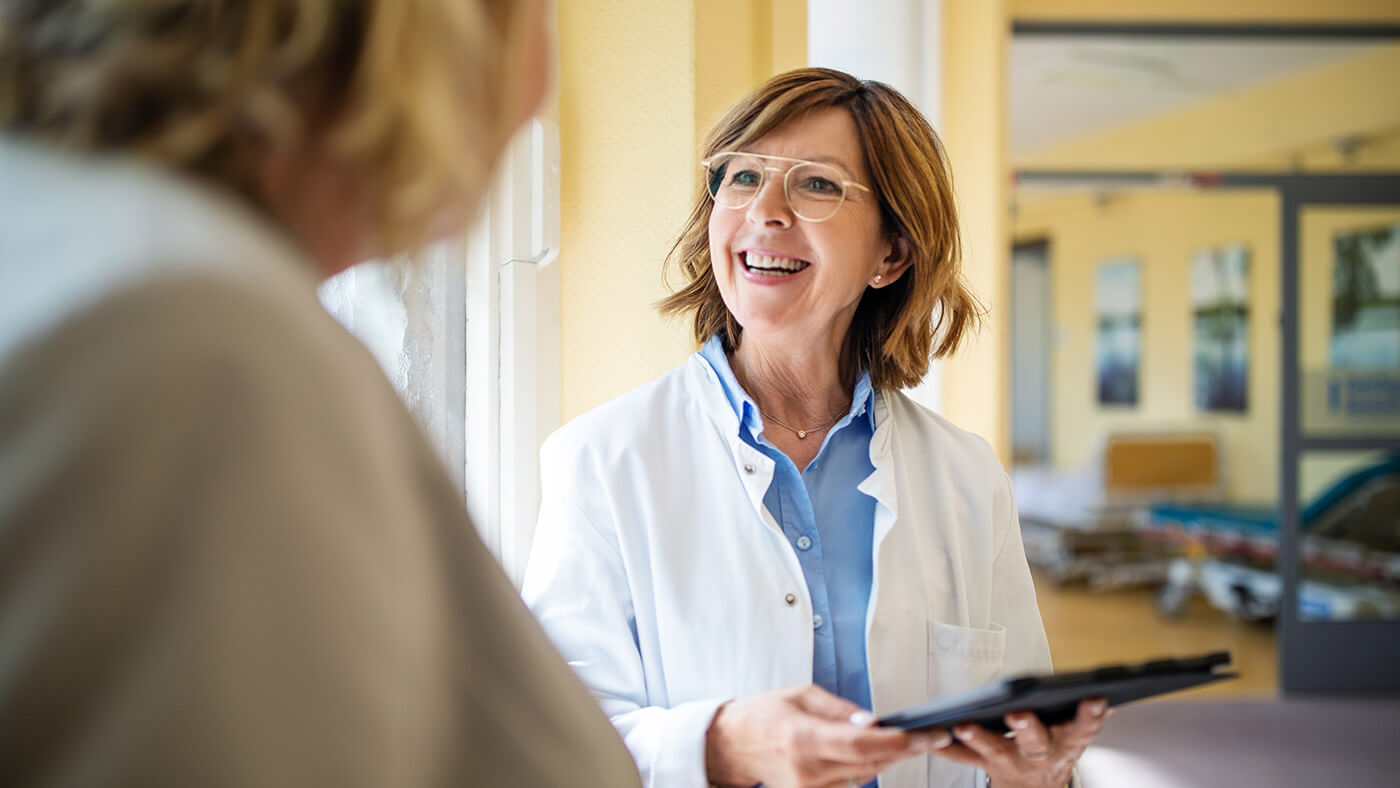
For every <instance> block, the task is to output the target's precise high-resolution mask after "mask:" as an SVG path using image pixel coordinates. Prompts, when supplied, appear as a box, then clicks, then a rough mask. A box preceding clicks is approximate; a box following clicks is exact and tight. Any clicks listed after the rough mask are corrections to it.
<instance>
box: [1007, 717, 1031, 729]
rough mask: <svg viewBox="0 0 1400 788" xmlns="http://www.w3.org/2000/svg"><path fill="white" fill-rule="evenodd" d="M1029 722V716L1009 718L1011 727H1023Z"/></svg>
mask: <svg viewBox="0 0 1400 788" xmlns="http://www.w3.org/2000/svg"><path fill="white" fill-rule="evenodd" d="M1030 724H1031V721H1030V718H1029V717H1014V718H1012V720H1011V727H1013V728H1025V727H1026V726H1028V725H1030Z"/></svg>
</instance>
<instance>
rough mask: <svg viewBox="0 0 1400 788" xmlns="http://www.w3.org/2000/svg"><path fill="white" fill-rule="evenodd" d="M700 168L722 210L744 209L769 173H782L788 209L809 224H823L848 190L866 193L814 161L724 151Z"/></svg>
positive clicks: (828, 165)
mask: <svg viewBox="0 0 1400 788" xmlns="http://www.w3.org/2000/svg"><path fill="white" fill-rule="evenodd" d="M771 162H788V166H787V167H774V166H772V164H771ZM700 165H701V166H702V167H704V168H705V171H706V178H705V184H706V187H707V190H708V191H709V193H710V197H712V198H714V201H715V205H718V206H721V207H723V208H744V207H747V206H748V204H749V203H751V202H753V199H754V197H757V196H758V193H759V192H760V191H762V190H763V183H764V181H765V180H767V177H768V173H769V172H781V173H783V195H784V196H786V197H787V203H788V207H789V208H791V209H792V212H793V213H794V214H796V215H797V216H798V217H799V218H801V219H804V220H806V221H809V222H824V221H826V220H827V219H830V218H831V217H833V216H835V215H836V212H837V211H839V210H840V209H841V205H842V204H843V203H845V202H846V191H847V188H848V187H851V188H856V189H860V190H861V191H864V192H869V191H870V188H869V187H868V186H862V185H861V184H859V183H856V182H855V181H851V180H847V179H846V176H845V174H844V173H843V172H841V170H838V169H836V168H835V167H833V166H831V165H830V164H822V163H821V162H818V161H806V160H804V159H789V158H787V157H784V156H765V155H763V154H761V153H740V152H737V151H726V152H724V153H716V154H715V155H713V156H711V157H710V158H708V159H706V160H704V161H702V162H700Z"/></svg>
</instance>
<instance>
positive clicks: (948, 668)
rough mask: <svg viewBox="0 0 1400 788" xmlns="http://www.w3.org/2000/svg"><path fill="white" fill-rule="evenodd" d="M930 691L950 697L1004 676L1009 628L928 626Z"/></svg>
mask: <svg viewBox="0 0 1400 788" xmlns="http://www.w3.org/2000/svg"><path fill="white" fill-rule="evenodd" d="M928 643H929V653H928V660H929V661H928V684H929V686H928V690H929V696H930V697H946V696H948V695H952V694H954V693H958V692H964V691H966V690H970V689H973V688H974V687H976V686H978V685H979V684H985V683H986V682H988V681H991V680H992V679H994V678H996V677H997V676H998V675H1000V673H1001V666H1002V660H1003V659H1004V658H1005V656H1006V627H1004V626H1002V625H1000V624H992V628H991V629H977V628H974V627H955V626H953V625H951V624H943V623H940V622H938V621H930V622H929V625H928Z"/></svg>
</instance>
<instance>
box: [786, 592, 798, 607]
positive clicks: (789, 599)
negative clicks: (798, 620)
mask: <svg viewBox="0 0 1400 788" xmlns="http://www.w3.org/2000/svg"><path fill="white" fill-rule="evenodd" d="M783 601H784V602H786V603H787V605H788V607H792V606H793V605H795V604H797V594H788V595H787V596H785V597H783Z"/></svg>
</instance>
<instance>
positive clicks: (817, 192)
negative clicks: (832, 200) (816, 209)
mask: <svg viewBox="0 0 1400 788" xmlns="http://www.w3.org/2000/svg"><path fill="white" fill-rule="evenodd" d="M797 188H799V189H801V190H802V192H803V193H804V194H810V195H812V196H815V197H834V196H837V195H840V194H841V184H839V183H837V182H836V181H833V180H831V179H830V178H823V177H821V176H819V175H808V176H806V177H804V178H803V179H802V180H801V181H800V182H799V183H798V185H797Z"/></svg>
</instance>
